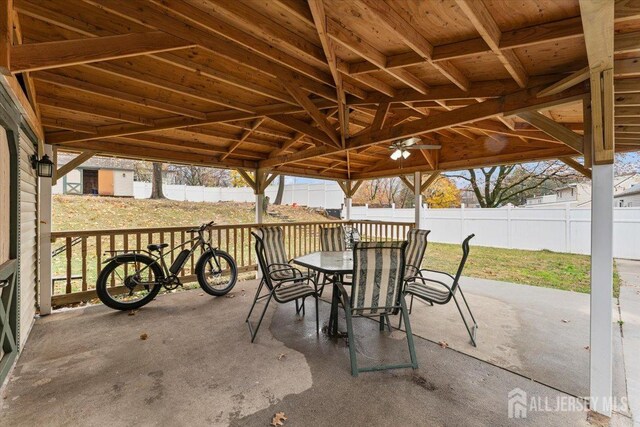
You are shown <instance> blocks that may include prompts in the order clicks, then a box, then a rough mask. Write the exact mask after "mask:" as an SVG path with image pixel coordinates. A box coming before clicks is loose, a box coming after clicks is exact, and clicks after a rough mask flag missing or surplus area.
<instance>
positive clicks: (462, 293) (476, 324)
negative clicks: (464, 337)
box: [458, 285, 478, 329]
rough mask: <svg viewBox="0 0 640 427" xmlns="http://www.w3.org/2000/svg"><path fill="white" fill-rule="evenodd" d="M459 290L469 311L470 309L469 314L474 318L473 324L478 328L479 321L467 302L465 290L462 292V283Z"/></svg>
mask: <svg viewBox="0 0 640 427" xmlns="http://www.w3.org/2000/svg"><path fill="white" fill-rule="evenodd" d="M458 292H460V295H461V296H462V300H463V301H464V305H466V306H467V311H469V314H470V315H471V320H473V326H474V327H475V328H476V329H478V323H477V322H476V318H475V317H473V312H471V308H470V307H469V303H467V298H466V297H465V296H464V292H462V288H461V287H460V285H458Z"/></svg>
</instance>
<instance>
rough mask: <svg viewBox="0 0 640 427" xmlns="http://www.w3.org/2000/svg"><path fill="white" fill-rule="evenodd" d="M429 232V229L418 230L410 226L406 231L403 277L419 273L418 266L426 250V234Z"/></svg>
mask: <svg viewBox="0 0 640 427" xmlns="http://www.w3.org/2000/svg"><path fill="white" fill-rule="evenodd" d="M429 233H431V230H420V229H418V228H412V229H411V230H409V232H408V233H407V242H408V244H407V249H406V251H405V258H406V261H407V267H406V269H405V271H404V277H405V278H406V277H413V276H419V275H420V266H421V265H422V259H423V258H424V252H425V251H426V250H427V236H429Z"/></svg>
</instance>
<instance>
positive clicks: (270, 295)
mask: <svg viewBox="0 0 640 427" xmlns="http://www.w3.org/2000/svg"><path fill="white" fill-rule="evenodd" d="M272 297H273V292H270V293H269V298H268V299H267V303H266V304H265V305H264V309H263V310H262V315H260V320H258V324H257V325H256V329H255V330H253V331H252V330H251V322H249V321H247V324H248V325H249V332H250V333H251V342H253V340H255V339H256V335H258V330H259V329H260V325H261V324H262V319H264V315H265V313H266V312H267V308H269V303H270V302H271V298H272Z"/></svg>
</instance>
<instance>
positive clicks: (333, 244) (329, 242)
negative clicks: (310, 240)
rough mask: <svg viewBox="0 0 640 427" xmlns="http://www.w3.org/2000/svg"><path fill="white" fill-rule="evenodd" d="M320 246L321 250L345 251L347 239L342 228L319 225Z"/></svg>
mask: <svg viewBox="0 0 640 427" xmlns="http://www.w3.org/2000/svg"><path fill="white" fill-rule="evenodd" d="M320 248H321V249H322V250H323V251H345V250H346V249H347V239H346V235H345V232H344V228H342V227H341V226H338V227H320Z"/></svg>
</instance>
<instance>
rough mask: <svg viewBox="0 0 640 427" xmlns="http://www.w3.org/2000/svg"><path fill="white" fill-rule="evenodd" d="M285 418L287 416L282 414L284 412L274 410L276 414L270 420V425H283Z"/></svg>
mask: <svg viewBox="0 0 640 427" xmlns="http://www.w3.org/2000/svg"><path fill="white" fill-rule="evenodd" d="M286 419H287V417H286V416H285V415H284V412H276V414H275V415H274V416H273V419H272V420H271V425H272V426H282V425H284V422H285V420H286Z"/></svg>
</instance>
